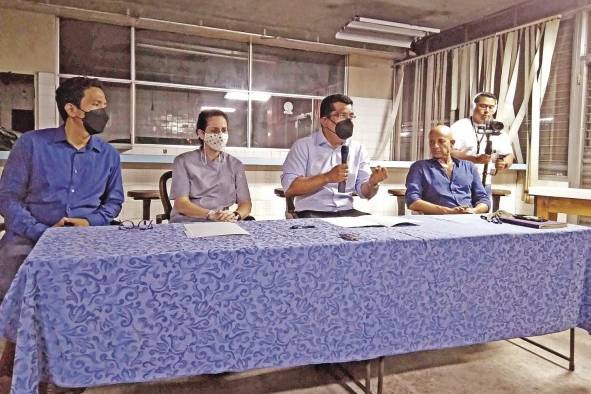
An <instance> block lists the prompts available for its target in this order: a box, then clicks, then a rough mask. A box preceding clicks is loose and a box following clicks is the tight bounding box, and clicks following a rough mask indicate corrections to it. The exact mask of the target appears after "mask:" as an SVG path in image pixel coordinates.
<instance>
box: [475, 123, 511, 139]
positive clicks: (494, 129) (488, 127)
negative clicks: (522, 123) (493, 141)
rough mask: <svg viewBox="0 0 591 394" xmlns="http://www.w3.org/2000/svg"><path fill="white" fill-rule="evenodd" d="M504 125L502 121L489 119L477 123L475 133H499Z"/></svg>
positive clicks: (489, 134) (488, 134) (487, 134)
mask: <svg viewBox="0 0 591 394" xmlns="http://www.w3.org/2000/svg"><path fill="white" fill-rule="evenodd" d="M504 127H505V125H504V124H503V122H499V121H498V120H491V121H489V122H486V123H485V124H483V125H477V126H476V134H483V135H486V136H491V135H501V130H503V128H504Z"/></svg>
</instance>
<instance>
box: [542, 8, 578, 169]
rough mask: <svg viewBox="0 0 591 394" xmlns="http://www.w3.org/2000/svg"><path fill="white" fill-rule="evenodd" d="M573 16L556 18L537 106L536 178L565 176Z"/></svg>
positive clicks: (566, 167)
mask: <svg viewBox="0 0 591 394" xmlns="http://www.w3.org/2000/svg"><path fill="white" fill-rule="evenodd" d="M573 22H574V18H573V19H563V20H561V21H560V27H559V29H558V37H557V40H556V47H555V49H554V55H553V57H552V66H551V69H550V78H549V80H548V87H547V89H546V93H545V95H544V101H543V103H542V108H541V109H540V156H539V176H540V179H547V180H565V179H566V178H567V176H568V139H569V135H568V133H569V116H570V78H571V69H572V65H571V60H572V51H573V31H574V23H573Z"/></svg>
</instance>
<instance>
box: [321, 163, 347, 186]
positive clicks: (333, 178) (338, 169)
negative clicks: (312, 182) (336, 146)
mask: <svg viewBox="0 0 591 394" xmlns="http://www.w3.org/2000/svg"><path fill="white" fill-rule="evenodd" d="M325 175H326V182H327V183H339V182H343V181H346V180H347V176H348V175H349V166H348V165H347V164H339V165H336V166H334V167H333V168H332V169H331V170H330V171H329V172H327V173H326V174H325Z"/></svg>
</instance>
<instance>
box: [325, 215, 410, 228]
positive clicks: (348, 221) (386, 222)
mask: <svg viewBox="0 0 591 394" xmlns="http://www.w3.org/2000/svg"><path fill="white" fill-rule="evenodd" d="M322 220H324V221H326V222H328V223H330V224H334V225H335V226H339V227H349V228H352V227H392V226H398V225H405V224H413V225H414V224H419V222H417V221H416V220H412V219H408V218H406V217H404V216H374V215H365V216H356V217H349V216H344V217H336V218H323V219H322Z"/></svg>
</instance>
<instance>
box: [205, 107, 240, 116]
mask: <svg viewBox="0 0 591 394" xmlns="http://www.w3.org/2000/svg"><path fill="white" fill-rule="evenodd" d="M212 109H217V110H219V111H222V112H227V113H229V114H230V113H232V112H236V108H232V107H216V106H215V105H204V106H203V107H201V111H211V110H212Z"/></svg>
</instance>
